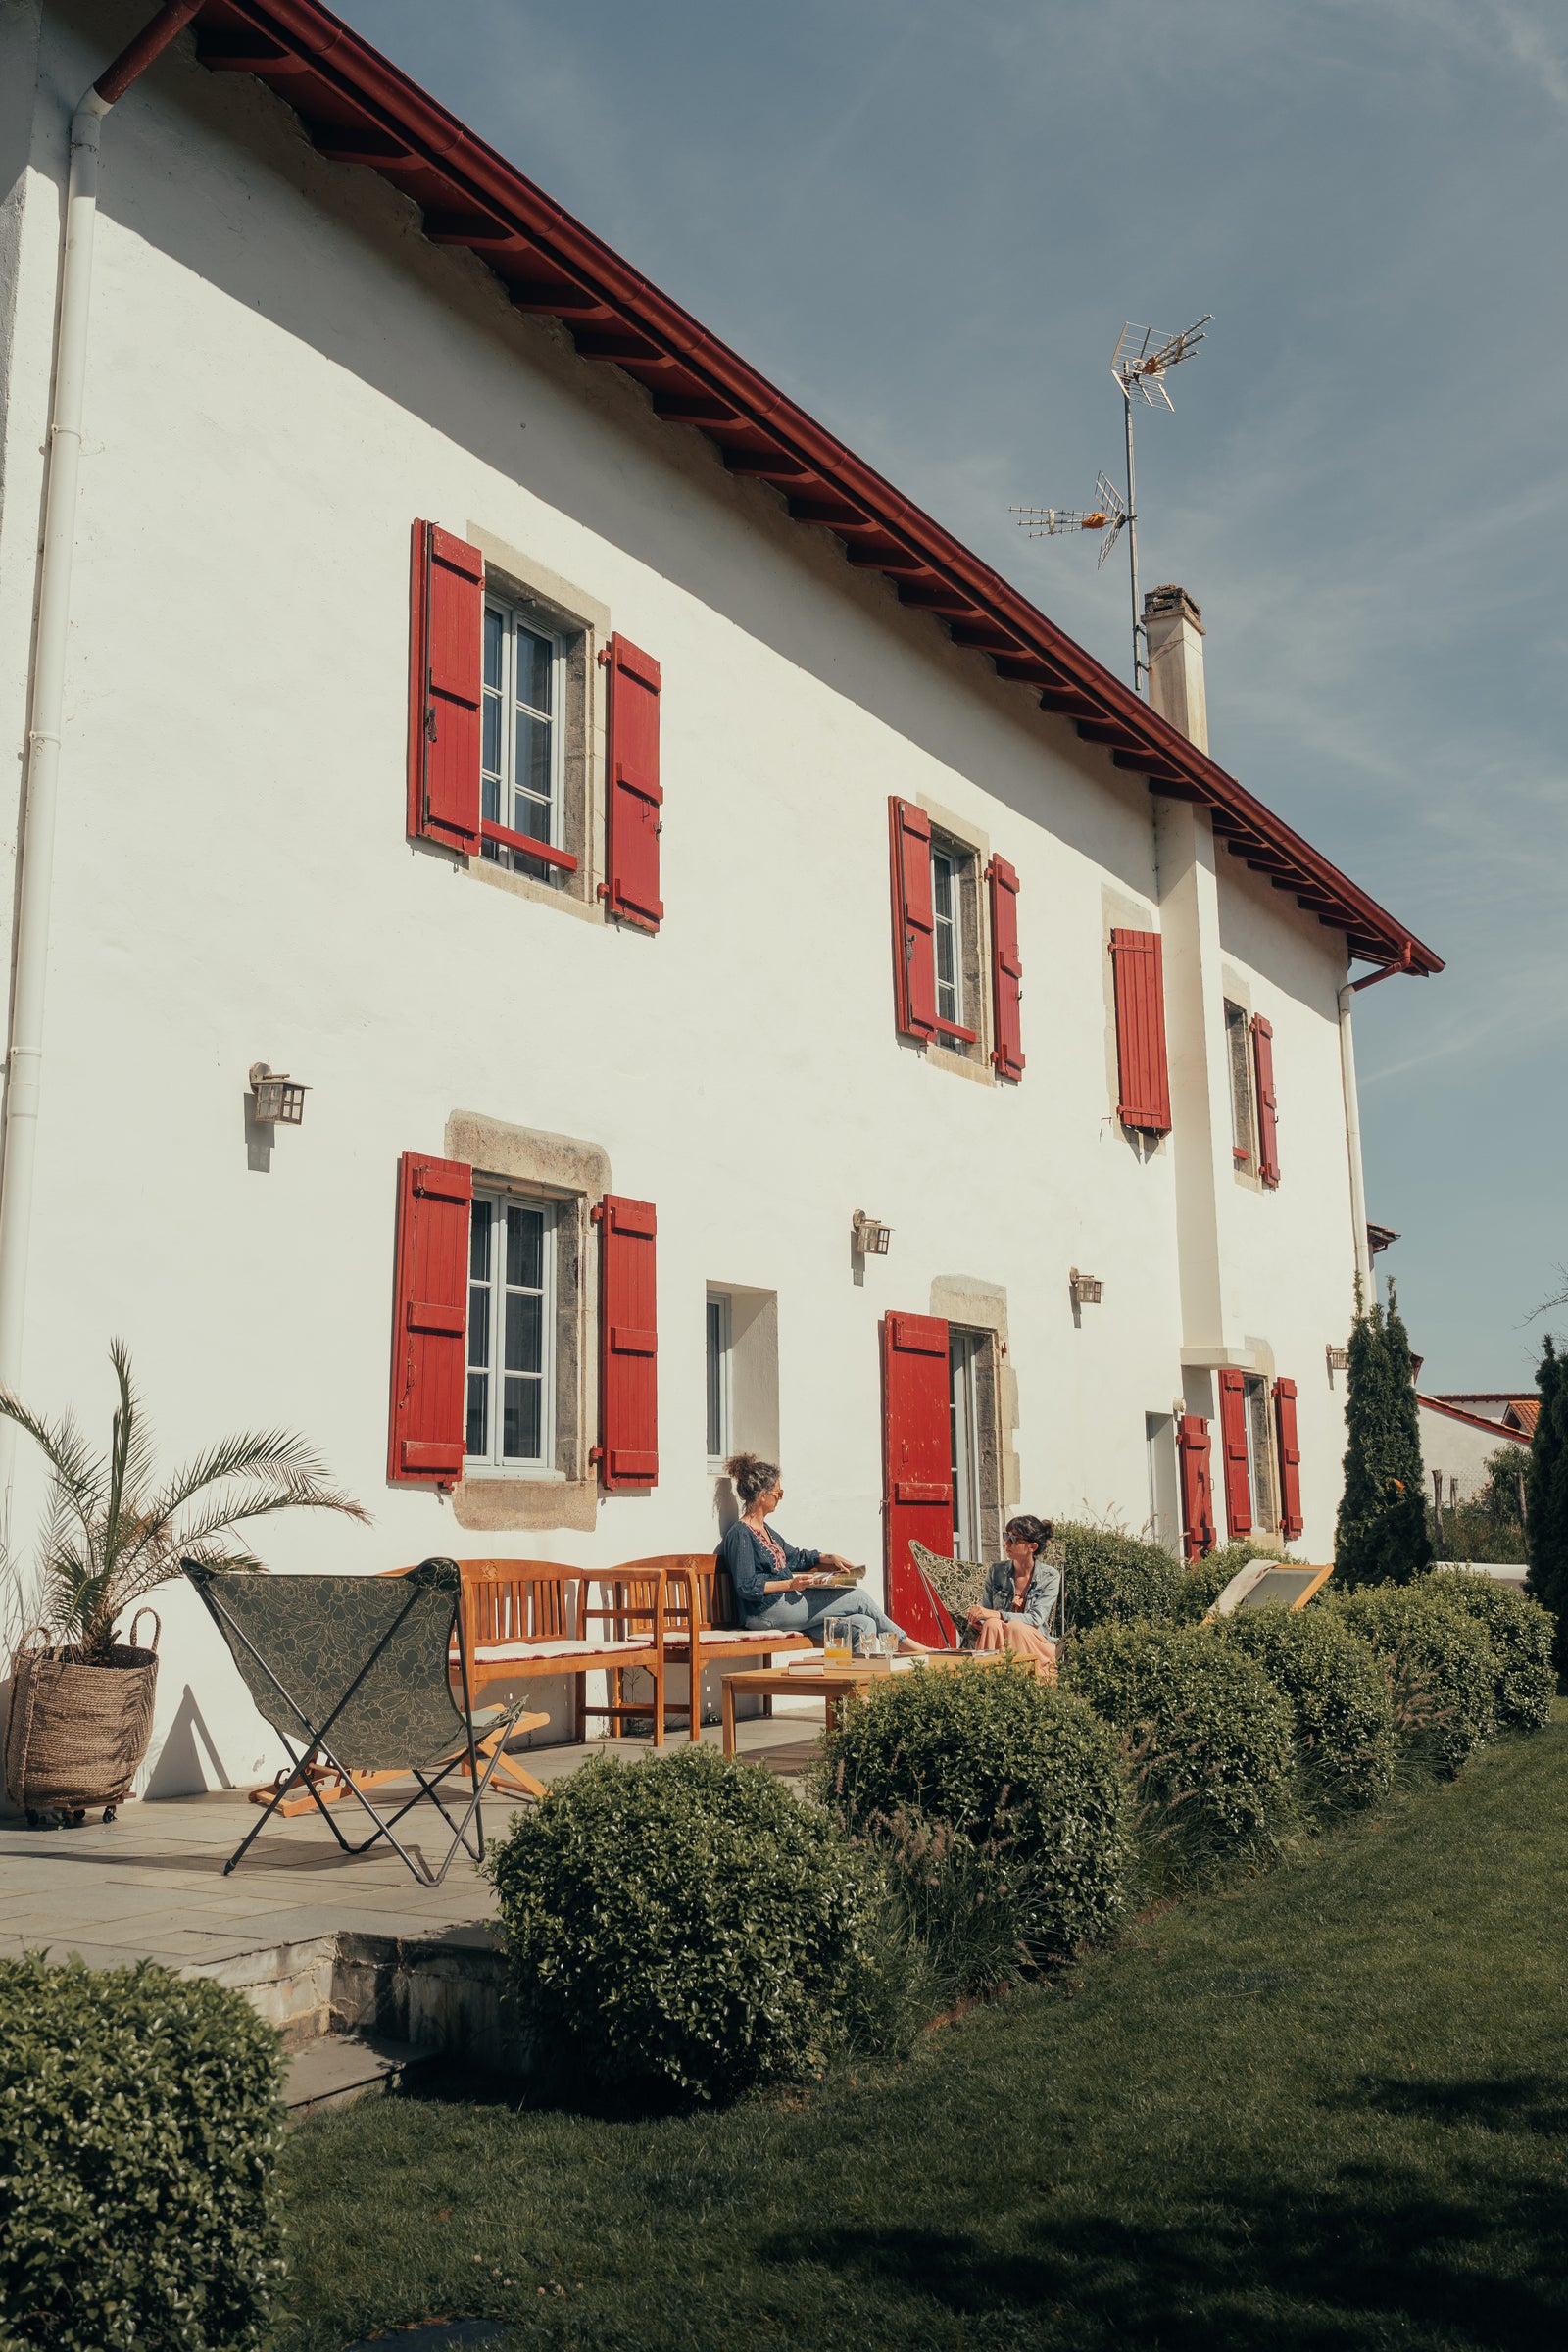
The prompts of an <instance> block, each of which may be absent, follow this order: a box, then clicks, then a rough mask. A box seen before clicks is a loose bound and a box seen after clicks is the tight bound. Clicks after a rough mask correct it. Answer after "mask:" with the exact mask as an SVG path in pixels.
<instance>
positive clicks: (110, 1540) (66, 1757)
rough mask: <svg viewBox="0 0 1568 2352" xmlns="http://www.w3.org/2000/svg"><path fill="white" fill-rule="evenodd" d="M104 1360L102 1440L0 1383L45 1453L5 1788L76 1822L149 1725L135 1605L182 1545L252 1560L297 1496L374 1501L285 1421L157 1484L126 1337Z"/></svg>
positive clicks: (126, 1769) (136, 1754)
mask: <svg viewBox="0 0 1568 2352" xmlns="http://www.w3.org/2000/svg"><path fill="white" fill-rule="evenodd" d="M109 1360H110V1362H111V1363H112V1364H113V1366H114V1370H115V1380H116V1384H117V1387H118V1390H119V1402H118V1404H117V1406H116V1409H115V1417H114V1427H113V1431H112V1433H111V1436H110V1441H109V1450H108V1452H107V1453H102V1454H101V1453H97V1452H95V1451H94V1449H93V1447H92V1446H90V1445H89V1444H88V1442H87V1440H86V1439H85V1438H84V1437H83V1436H82V1435H81V1432H80V1431H79V1430H78V1429H77V1427H76V1424H75V1422H74V1420H73V1418H72V1416H71V1415H70V1414H69V1413H67V1414H64V1415H62V1416H61V1418H60V1419H59V1420H57V1421H45V1420H42V1419H40V1417H39V1416H38V1415H37V1414H36V1413H32V1412H29V1411H28V1409H27V1407H26V1406H25V1404H23V1403H22V1402H21V1401H20V1399H19V1398H17V1397H12V1396H9V1395H7V1394H6V1393H5V1392H4V1391H3V1390H0V1417H3V1418H4V1419H6V1420H8V1421H13V1422H15V1423H16V1425H17V1427H18V1428H19V1429H25V1431H26V1433H27V1435H28V1437H30V1438H31V1439H32V1440H33V1441H34V1443H35V1444H36V1445H37V1446H39V1447H40V1448H41V1450H42V1452H43V1455H44V1459H45V1461H46V1462H47V1464H48V1467H49V1495H48V1502H47V1506H46V1508H45V1512H44V1522H43V1529H42V1534H41V1536H40V1539H39V1545H38V1554H37V1558H36V1561H35V1563H34V1568H33V1577H32V1586H33V1593H34V1595H35V1597H33V1598H31V1599H29V1601H28V1603H27V1609H28V1613H29V1614H31V1615H33V1616H34V1617H36V1619H37V1622H36V1623H35V1624H33V1625H32V1626H30V1627H29V1628H28V1629H27V1630H26V1631H25V1632H24V1633H23V1634H22V1635H21V1637H20V1639H19V1641H18V1642H17V1646H16V1650H15V1654H14V1656H13V1659H12V1689H11V1712H10V1717H9V1719H8V1721H7V1724H6V1742H5V1770H6V1787H7V1789H8V1790H9V1791H10V1794H11V1798H12V1801H13V1803H15V1804H18V1805H20V1806H22V1807H23V1809H24V1810H25V1813H26V1815H27V1818H28V1820H29V1821H30V1822H32V1823H33V1824H34V1825H35V1826H39V1825H47V1826H54V1825H55V1824H58V1823H59V1822H61V1821H67V1822H73V1823H80V1822H82V1821H84V1820H85V1818H86V1815H87V1813H88V1811H89V1810H91V1811H97V1810H98V1809H99V1808H100V1807H102V1808H103V1817H104V1819H105V1820H106V1821H108V1820H112V1819H113V1817H114V1812H115V1808H116V1806H117V1805H119V1804H121V1803H122V1802H123V1799H124V1798H125V1797H126V1796H128V1795H129V1793H130V1786H131V1782H132V1780H133V1779H134V1777H135V1773H136V1768H137V1766H138V1765H139V1764H140V1762H141V1760H142V1757H143V1756H144V1755H145V1754H146V1752H147V1742H148V1740H150V1738H151V1737H152V1722H153V1695H154V1691H155V1690H156V1687H157V1677H158V1656H157V1649H158V1633H157V1617H156V1613H155V1612H154V1611H153V1610H151V1609H148V1608H145V1607H143V1606H142V1605H141V1604H144V1603H145V1601H146V1598H147V1595H148V1594H149V1593H153V1592H156V1591H157V1589H158V1587H159V1586H160V1585H164V1584H167V1583H169V1581H170V1580H171V1578H172V1577H175V1576H177V1575H178V1574H179V1563H180V1561H181V1560H182V1559H187V1560H198V1561H201V1562H202V1563H203V1564H204V1565H205V1566H207V1567H209V1568H221V1569H225V1570H232V1571H234V1572H235V1573H242V1572H244V1571H246V1570H255V1569H260V1568H261V1567H262V1566H263V1562H262V1561H261V1560H260V1559H258V1558H257V1557H256V1555H255V1553H254V1552H252V1551H251V1550H250V1549H249V1548H248V1546H247V1544H246V1543H245V1541H244V1539H243V1537H241V1536H240V1534H239V1532H238V1531H239V1530H241V1529H242V1528H247V1527H249V1525H250V1524H251V1523H252V1522H253V1521H255V1520H258V1519H264V1518H270V1517H271V1516H272V1515H274V1514H275V1513H276V1512H279V1511H295V1510H312V1511H341V1512H342V1513H343V1514H344V1515H345V1516H346V1517H348V1518H350V1519H359V1520H368V1516H369V1514H368V1512H367V1511H365V1510H363V1509H362V1508H361V1506H360V1505H359V1503H357V1502H356V1501H355V1500H354V1499H353V1497H352V1496H351V1495H345V1494H344V1493H342V1491H341V1490H340V1489H338V1488H336V1487H334V1486H332V1485H330V1484H329V1483H328V1480H327V1475H326V1472H325V1469H324V1467H323V1465H322V1464H321V1462H320V1460H319V1458H318V1456H317V1455H316V1454H315V1453H314V1452H313V1451H312V1449H311V1448H310V1446H307V1445H306V1443H305V1441H304V1439H303V1438H299V1437H296V1436H294V1435H292V1434H291V1433H290V1432H289V1431H287V1430H279V1429H265V1430H253V1431H247V1432H245V1433H243V1434H242V1435H240V1436H239V1437H233V1438H222V1439H220V1440H219V1442H218V1443H217V1445H215V1446H209V1447H208V1448H207V1449H206V1451H205V1452H203V1453H200V1454H198V1455H197V1456H196V1457H195V1459H194V1460H193V1461H191V1462H188V1463H187V1464H186V1465H185V1466H184V1467H183V1468H181V1469H178V1470H175V1471H174V1472H173V1473H172V1475H171V1476H170V1477H168V1478H166V1479H165V1480H163V1481H162V1483H157V1482H156V1480H155V1469H154V1458H153V1445H152V1437H151V1433H150V1431H149V1428H148V1425H147V1422H146V1419H145V1416H144V1415H143V1412H142V1408H141V1403H140V1400H139V1398H138V1397H137V1395H136V1391H135V1388H134V1385H133V1383H132V1381H131V1373H130V1357H129V1355H128V1353H127V1351H126V1349H125V1348H124V1345H123V1342H121V1341H119V1340H116V1341H114V1342H113V1343H112V1345H111V1347H110V1349H109ZM4 1565H6V1567H7V1568H9V1563H5V1564H4ZM14 1590H15V1588H14ZM12 1605H13V1608H15V1607H16V1605H17V1604H16V1601H15V1599H13V1604H12ZM131 1612H135V1614H134V1615H131V1614H129V1613H131ZM127 1616H128V1620H129V1621H128V1622H127V1623H126V1624H125V1638H124V1640H123V1641H122V1640H118V1639H117V1628H118V1627H120V1625H121V1624H122V1621H123V1620H126V1619H127ZM142 1616H150V1617H152V1618H153V1622H154V1632H153V1638H152V1644H151V1646H150V1647H146V1648H143V1647H141V1646H139V1645H138V1642H137V1638H136V1636H137V1623H138V1621H139V1619H140V1617H142Z"/></svg>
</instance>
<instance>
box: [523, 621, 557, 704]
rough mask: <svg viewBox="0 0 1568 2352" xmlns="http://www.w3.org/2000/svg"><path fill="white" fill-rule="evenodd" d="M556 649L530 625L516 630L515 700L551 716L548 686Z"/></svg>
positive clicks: (554, 662) (553, 670) (552, 671)
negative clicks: (530, 627) (528, 627)
mask: <svg viewBox="0 0 1568 2352" xmlns="http://www.w3.org/2000/svg"><path fill="white" fill-rule="evenodd" d="M555 666H556V649H555V647H554V646H553V645H552V644H551V642H550V639H549V638H548V637H540V636H538V635H536V634H535V632H534V631H533V630H532V629H524V628H520V627H519V629H518V631H517V701H518V703H519V704H524V705H526V707H527V708H528V709H529V710H530V711H543V712H544V714H545V716H546V717H547V718H548V717H549V716H550V709H551V705H550V689H551V683H552V680H553V677H554V674H555Z"/></svg>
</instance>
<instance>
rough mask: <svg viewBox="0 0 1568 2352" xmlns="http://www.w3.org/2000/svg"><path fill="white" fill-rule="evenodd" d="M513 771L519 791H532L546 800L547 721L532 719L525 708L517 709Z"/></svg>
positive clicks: (548, 756) (548, 786)
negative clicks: (515, 754) (515, 756)
mask: <svg viewBox="0 0 1568 2352" xmlns="http://www.w3.org/2000/svg"><path fill="white" fill-rule="evenodd" d="M512 773H513V781H514V782H515V785H516V788H517V790H518V792H529V793H533V794H535V795H536V796H537V797H538V798H539V799H540V800H545V801H548V800H549V798H550V721H549V720H548V719H547V718H531V717H530V716H529V715H528V712H527V711H518V712H517V758H516V764H515V767H514V768H513V771H512Z"/></svg>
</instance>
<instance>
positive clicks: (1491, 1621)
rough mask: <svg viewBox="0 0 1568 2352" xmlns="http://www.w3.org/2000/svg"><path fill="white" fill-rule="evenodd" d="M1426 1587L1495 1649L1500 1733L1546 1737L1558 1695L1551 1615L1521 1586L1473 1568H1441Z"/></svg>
mask: <svg viewBox="0 0 1568 2352" xmlns="http://www.w3.org/2000/svg"><path fill="white" fill-rule="evenodd" d="M1425 1581H1426V1582H1427V1583H1428V1584H1429V1585H1430V1587H1431V1589H1432V1591H1433V1592H1435V1593H1439V1594H1440V1595H1441V1596H1442V1598H1443V1599H1445V1600H1446V1601H1448V1602H1450V1603H1451V1604H1452V1605H1453V1606H1454V1607H1455V1608H1458V1609H1462V1610H1463V1611H1464V1613H1465V1615H1466V1616H1467V1617H1473V1618H1474V1619H1475V1621H1476V1623H1477V1624H1478V1625H1479V1626H1480V1627H1481V1629H1482V1631H1483V1633H1484V1634H1485V1635H1486V1637H1487V1640H1488V1641H1489V1642H1491V1643H1492V1647H1493V1650H1494V1652H1495V1656H1496V1661H1497V1691H1496V1711H1497V1728H1498V1730H1499V1731H1504V1732H1538V1731H1540V1729H1541V1727H1542V1725H1543V1724H1544V1722H1545V1721H1546V1719H1547V1717H1548V1716H1549V1715H1550V1713H1551V1702H1552V1700H1553V1699H1554V1698H1555V1697H1556V1695H1557V1669H1556V1667H1555V1666H1554V1665H1553V1663H1552V1642H1553V1639H1554V1637H1555V1633H1556V1625H1555V1621H1554V1619H1553V1617H1552V1614H1551V1611H1550V1610H1549V1609H1544V1608H1543V1607H1542V1605H1541V1603H1540V1601H1539V1600H1532V1599H1531V1598H1530V1596H1529V1594H1528V1593H1521V1592H1519V1591H1518V1590H1517V1588H1516V1587H1515V1586H1513V1585H1505V1584H1502V1583H1500V1582H1499V1581H1498V1579H1497V1578H1496V1577H1495V1576H1482V1575H1479V1574H1478V1573H1477V1572H1476V1570H1474V1569H1473V1568H1440V1569H1439V1570H1438V1571H1437V1572H1436V1574H1435V1575H1434V1576H1432V1577H1431V1578H1429V1579H1427V1580H1425ZM1417 1590H1418V1591H1419V1590H1420V1587H1419V1586H1418V1587H1417Z"/></svg>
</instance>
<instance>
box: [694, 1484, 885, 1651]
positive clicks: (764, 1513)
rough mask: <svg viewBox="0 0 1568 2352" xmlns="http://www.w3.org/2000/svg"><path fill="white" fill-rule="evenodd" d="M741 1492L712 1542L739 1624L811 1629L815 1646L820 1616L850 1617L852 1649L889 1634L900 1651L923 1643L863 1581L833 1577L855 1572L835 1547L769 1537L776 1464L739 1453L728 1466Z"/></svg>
mask: <svg viewBox="0 0 1568 2352" xmlns="http://www.w3.org/2000/svg"><path fill="white" fill-rule="evenodd" d="M727 1468H728V1470H729V1474H730V1477H731V1478H732V1479H733V1480H734V1482H735V1492H736V1494H737V1495H739V1496H740V1503H741V1510H742V1513H743V1516H742V1517H741V1518H739V1519H737V1520H736V1522H735V1524H734V1526H733V1527H730V1528H726V1529H725V1531H724V1540H723V1542H722V1543H721V1544H719V1547H718V1558H719V1562H720V1565H721V1566H723V1567H725V1568H727V1569H728V1570H729V1581H730V1583H731V1585H732V1586H733V1587H734V1591H735V1606H736V1608H737V1609H738V1610H739V1611H740V1619H741V1623H742V1625H744V1626H746V1627H747V1628H748V1629H751V1628H753V1627H758V1628H766V1630H767V1631H768V1632H774V1631H777V1632H778V1633H781V1634H809V1635H810V1637H811V1640H812V1641H813V1642H815V1643H816V1644H817V1647H818V1648H820V1647H821V1645H822V1642H823V1641H824V1639H825V1630H826V1629H825V1626H824V1620H825V1619H826V1618H829V1617H833V1618H848V1620H849V1622H850V1627H851V1631H852V1633H854V1631H855V1629H856V1628H857V1627H858V1628H859V1629H860V1632H859V1634H858V1636H857V1646H859V1645H860V1643H861V1642H863V1643H864V1646H866V1647H867V1648H869V1646H870V1644H871V1640H872V1637H873V1636H874V1635H877V1634H890V1635H892V1636H893V1637H894V1639H895V1640H896V1641H897V1642H898V1645H899V1647H900V1649H919V1650H923V1649H924V1648H925V1646H926V1645H925V1643H924V1642H911V1641H910V1639H909V1637H908V1635H907V1633H906V1632H905V1631H904V1629H903V1627H902V1626H897V1625H895V1624H894V1622H893V1620H892V1618H891V1617H890V1616H889V1615H888V1613H887V1611H886V1610H885V1609H884V1608H883V1607H882V1606H881V1604H880V1602H878V1601H876V1600H874V1599H873V1598H872V1597H871V1594H870V1593H868V1592H867V1591H866V1589H865V1587H864V1586H863V1585H853V1586H851V1587H849V1588H848V1589H846V1587H845V1586H843V1585H842V1584H838V1583H836V1582H835V1581H834V1574H835V1572H836V1574H837V1575H838V1576H840V1577H842V1576H845V1575H850V1576H853V1575H854V1573H855V1571H854V1569H853V1568H852V1567H851V1565H850V1562H849V1561H848V1560H841V1559H840V1558H839V1556H838V1553H837V1552H835V1551H802V1550H801V1549H800V1548H799V1547H798V1546H797V1545H796V1544H790V1543H787V1542H786V1541H785V1539H784V1537H782V1536H776V1535H774V1533H773V1531H772V1529H771V1528H770V1527H769V1526H768V1524H767V1521H768V1518H769V1516H770V1514H771V1513H772V1512H774V1511H776V1510H777V1509H778V1506H779V1504H780V1503H781V1502H782V1500H783V1499H784V1481H783V1479H782V1478H781V1477H780V1475H779V1470H778V1465H777V1463H776V1462H764V1461H760V1460H759V1458H758V1456H757V1455H756V1454H755V1453H737V1454H736V1455H735V1456H734V1458H733V1459H732V1460H731V1461H730V1462H729V1463H728V1464H727Z"/></svg>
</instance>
